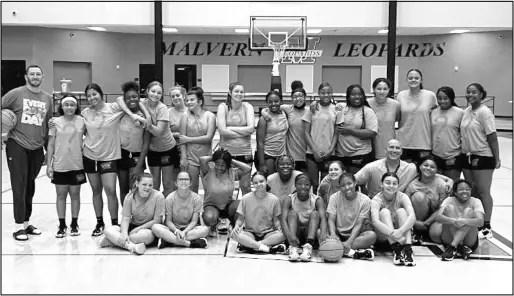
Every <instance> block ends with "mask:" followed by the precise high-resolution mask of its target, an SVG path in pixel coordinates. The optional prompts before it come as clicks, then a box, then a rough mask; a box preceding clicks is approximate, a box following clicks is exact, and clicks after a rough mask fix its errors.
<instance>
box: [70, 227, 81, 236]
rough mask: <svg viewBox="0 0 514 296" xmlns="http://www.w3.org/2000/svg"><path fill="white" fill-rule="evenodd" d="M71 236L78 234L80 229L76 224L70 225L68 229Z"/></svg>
mask: <svg viewBox="0 0 514 296" xmlns="http://www.w3.org/2000/svg"><path fill="white" fill-rule="evenodd" d="M70 235H71V236H79V235H80V229H79V226H78V225H72V226H71V230H70Z"/></svg>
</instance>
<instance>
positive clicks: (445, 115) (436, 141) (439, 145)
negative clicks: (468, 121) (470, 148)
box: [430, 106, 464, 159]
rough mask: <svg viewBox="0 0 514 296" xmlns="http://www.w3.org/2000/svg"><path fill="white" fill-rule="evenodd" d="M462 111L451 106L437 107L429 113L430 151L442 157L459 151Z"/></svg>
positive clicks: (448, 156) (457, 153)
mask: <svg viewBox="0 0 514 296" xmlns="http://www.w3.org/2000/svg"><path fill="white" fill-rule="evenodd" d="M463 116H464V111H463V110H462V109H460V108H459V107H455V106H452V107H451V108H450V109H448V110H441V108H437V109H435V110H433V111H432V114H431V115H430V118H431V121H432V153H433V154H434V155H437V156H439V157H441V158H443V159H448V158H452V157H456V156H458V155H459V154H460V153H461V137H460V124H461V121H462V117H463Z"/></svg>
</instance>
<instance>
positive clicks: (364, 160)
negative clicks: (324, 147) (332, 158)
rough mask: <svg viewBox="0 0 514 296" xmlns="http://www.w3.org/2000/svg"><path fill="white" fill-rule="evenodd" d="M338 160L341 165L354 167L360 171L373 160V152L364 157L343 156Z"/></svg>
mask: <svg viewBox="0 0 514 296" xmlns="http://www.w3.org/2000/svg"><path fill="white" fill-rule="evenodd" d="M339 160H340V161H341V162H342V163H343V165H344V166H345V167H346V168H348V167H354V168H359V169H362V168H363V167H364V166H365V165H367V164H368V163H370V162H373V161H374V160H375V155H374V154H373V152H370V153H368V154H364V155H355V156H343V157H340V158H339Z"/></svg>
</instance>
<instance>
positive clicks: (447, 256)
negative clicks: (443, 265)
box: [441, 245, 457, 261]
mask: <svg viewBox="0 0 514 296" xmlns="http://www.w3.org/2000/svg"><path fill="white" fill-rule="evenodd" d="M455 255H457V248H455V247H454V246H452V245H449V246H447V247H446V249H445V250H444V252H443V254H442V255H441V258H442V259H443V261H452V260H453V259H455Z"/></svg>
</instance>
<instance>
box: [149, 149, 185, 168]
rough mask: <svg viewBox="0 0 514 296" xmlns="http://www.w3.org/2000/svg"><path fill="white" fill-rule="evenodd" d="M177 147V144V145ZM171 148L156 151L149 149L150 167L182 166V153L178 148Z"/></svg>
mask: <svg viewBox="0 0 514 296" xmlns="http://www.w3.org/2000/svg"><path fill="white" fill-rule="evenodd" d="M175 147H176V146H175ZM175 147H173V148H171V149H170V150H168V151H162V152H156V151H152V150H149V151H148V157H147V161H148V166H149V167H167V166H175V167H179V166H180V153H179V152H178V148H175Z"/></svg>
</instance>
